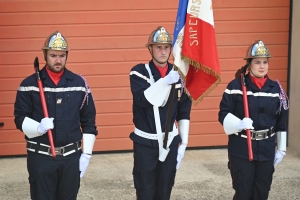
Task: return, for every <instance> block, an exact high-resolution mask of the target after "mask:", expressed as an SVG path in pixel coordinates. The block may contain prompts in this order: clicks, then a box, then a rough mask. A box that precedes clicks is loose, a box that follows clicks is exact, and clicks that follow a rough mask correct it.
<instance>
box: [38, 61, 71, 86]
mask: <svg viewBox="0 0 300 200" xmlns="http://www.w3.org/2000/svg"><path fill="white" fill-rule="evenodd" d="M40 76H41V79H42V81H43V84H44V86H49V87H61V86H65V85H67V79H68V80H73V74H72V73H71V72H70V71H69V70H68V69H67V68H65V71H64V73H63V75H62V76H61V78H60V81H59V82H58V84H57V86H56V85H55V84H54V83H53V82H52V80H51V78H50V77H49V74H48V73H47V71H46V65H45V66H44V67H43V69H42V70H41V71H40Z"/></svg>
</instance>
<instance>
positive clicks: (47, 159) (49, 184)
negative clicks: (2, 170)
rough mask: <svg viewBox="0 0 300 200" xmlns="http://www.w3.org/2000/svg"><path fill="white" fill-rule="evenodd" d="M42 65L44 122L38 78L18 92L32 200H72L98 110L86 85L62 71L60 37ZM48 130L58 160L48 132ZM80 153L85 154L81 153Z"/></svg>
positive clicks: (51, 41)
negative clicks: (45, 110)
mask: <svg viewBox="0 0 300 200" xmlns="http://www.w3.org/2000/svg"><path fill="white" fill-rule="evenodd" d="M42 49H43V53H44V58H45V61H46V65H45V66H44V67H43V68H42V70H40V71H39V74H40V76H41V80H42V83H43V87H44V88H43V89H44V91H43V92H44V94H45V101H46V104H47V108H48V113H49V118H48V117H44V115H43V109H42V103H41V99H40V95H39V92H41V91H39V88H38V84H37V80H36V75H35V74H33V75H31V76H29V77H27V78H25V79H24V80H23V81H22V83H21V85H20V87H19V88H18V91H17V97H16V101H15V107H14V108H15V110H14V115H15V124H16V127H17V128H18V129H19V130H21V131H22V132H23V133H24V134H25V139H26V141H27V145H26V147H27V153H28V156H27V169H28V173H29V178H28V179H29V183H30V195H31V199H34V200H35V199H56V200H59V199H60V200H65V199H76V197H77V193H78V190H79V186H80V178H82V177H83V175H84V173H85V171H86V169H87V166H88V164H89V160H90V158H91V154H92V149H93V146H94V142H95V136H96V135H97V134H98V132H97V130H96V126H95V116H96V109H95V105H94V101H93V98H92V94H91V92H90V90H89V88H88V85H87V82H86V80H85V79H84V78H83V77H82V76H79V75H76V74H74V73H73V72H71V71H69V70H68V69H66V67H65V66H66V61H67V56H68V51H69V48H68V43H67V40H66V39H65V37H64V36H63V35H62V34H61V33H60V32H58V31H56V32H54V33H52V34H51V35H50V36H49V37H48V38H47V39H46V41H45V44H44V46H43V48H42ZM50 129H51V130H52V134H53V143H54V146H55V152H56V157H55V158H53V157H52V155H51V149H50V144H49V139H48V137H47V131H48V130H50ZM81 147H82V148H83V150H81Z"/></svg>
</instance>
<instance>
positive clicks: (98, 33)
mask: <svg viewBox="0 0 300 200" xmlns="http://www.w3.org/2000/svg"><path fill="white" fill-rule="evenodd" d="M174 18H175V16H174ZM160 24H161V25H164V26H165V28H166V29H167V30H169V31H170V32H171V33H172V32H173V28H174V22H167V21H165V22H161V23H157V22H147V23H146V22H142V23H125V24H81V25H76V24H73V25H68V26H66V25H59V24H58V25H46V26H44V25H30V26H21V25H20V26H0V32H1V34H0V39H38V38H39V39H43V40H45V37H47V36H48V35H49V34H50V33H53V32H54V31H56V30H59V31H61V33H63V35H64V36H66V38H67V40H69V39H72V38H74V37H83V36H84V37H112V36H135V35H136V36H148V35H149V33H151V31H153V29H155V28H156V27H157V26H158V25H160ZM20 33H22V34H20ZM42 44H43V43H42ZM69 45H70V48H71V50H72V49H73V48H72V43H70V44H69ZM40 48H41V47H39V48H38V49H40ZM35 50H36V49H35Z"/></svg>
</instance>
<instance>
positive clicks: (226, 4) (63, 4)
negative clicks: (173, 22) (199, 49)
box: [0, 0, 290, 12]
mask: <svg viewBox="0 0 300 200" xmlns="http://www.w3.org/2000/svg"><path fill="white" fill-rule="evenodd" d="M70 1H71V2H72V3H70ZM121 2H122V0H118V1H117V0H113V1H112V0H102V1H99V0H89V1H85V2H82V1H72V0H65V1H59V3H58V2H57V3H56V4H55V6H56V7H55V10H56V11H78V10H81V11H93V10H97V11H98V10H108V11H109V10H128V9H133V8H134V9H145V8H148V9H157V4H159V8H160V9H170V8H172V9H176V8H177V6H178V0H176V1H172V3H170V2H168V1H160V0H151V1H143V3H142V4H141V3H140V0H127V1H126V3H125V4H123V3H121ZM289 3H290V2H289V1H282V0H272V1H271V0H264V1H261V0H252V1H247V0H240V1H224V0H214V1H213V8H214V9H217V8H245V7H247V8H251V7H261V8H263V7H284V6H289ZM79 8H80V9H79ZM37 10H38V11H39V12H45V11H50V12H51V11H53V1H49V0H48V1H47V0H44V1H35V3H34V4H28V3H27V2H26V1H22V0H18V1H6V2H5V4H3V5H1V7H0V12H35V11H37Z"/></svg>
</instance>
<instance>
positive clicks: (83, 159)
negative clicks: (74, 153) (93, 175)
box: [79, 153, 92, 178]
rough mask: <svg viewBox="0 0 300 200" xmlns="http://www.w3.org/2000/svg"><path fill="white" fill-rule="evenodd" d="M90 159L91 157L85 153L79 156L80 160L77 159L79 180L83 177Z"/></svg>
mask: <svg viewBox="0 0 300 200" xmlns="http://www.w3.org/2000/svg"><path fill="white" fill-rule="evenodd" d="M91 157H92V156H91V155H88V154H86V153H82V154H81V156H80V159H79V171H80V178H82V177H83V175H84V173H85V171H86V169H87V167H88V165H89V162H90V159H91Z"/></svg>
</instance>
